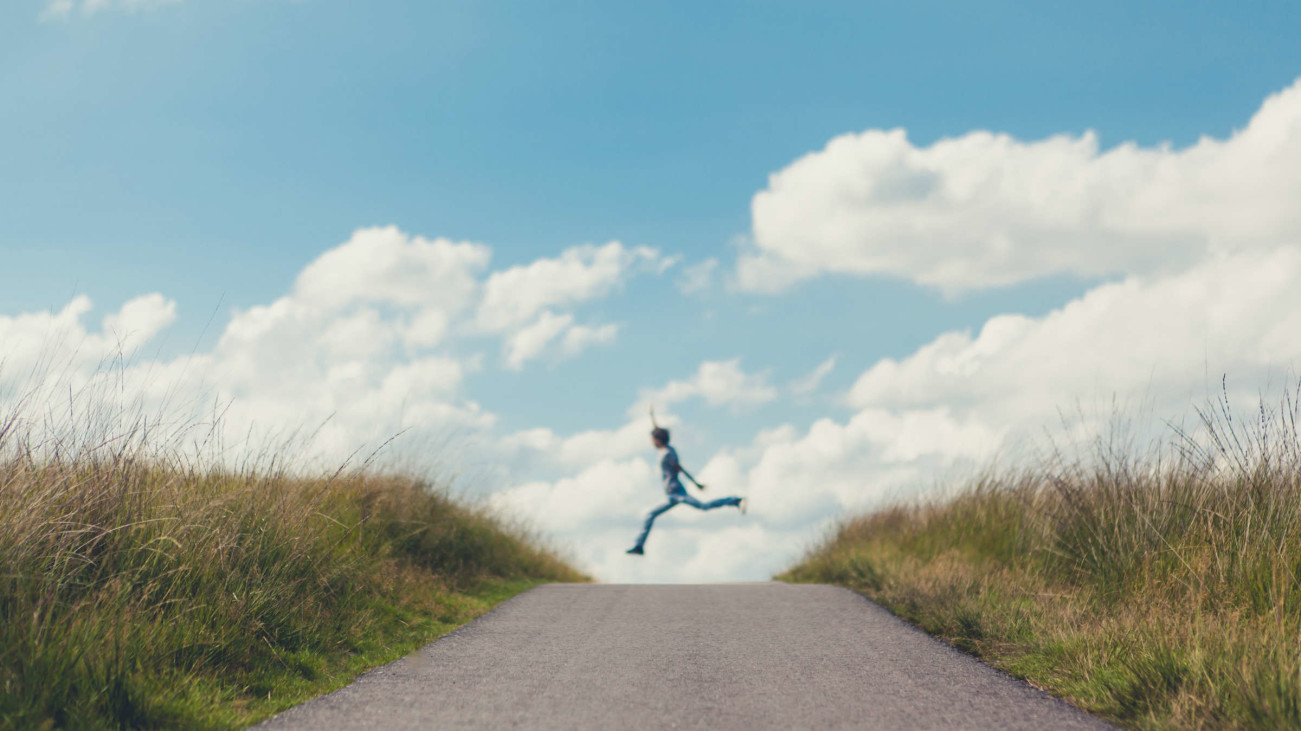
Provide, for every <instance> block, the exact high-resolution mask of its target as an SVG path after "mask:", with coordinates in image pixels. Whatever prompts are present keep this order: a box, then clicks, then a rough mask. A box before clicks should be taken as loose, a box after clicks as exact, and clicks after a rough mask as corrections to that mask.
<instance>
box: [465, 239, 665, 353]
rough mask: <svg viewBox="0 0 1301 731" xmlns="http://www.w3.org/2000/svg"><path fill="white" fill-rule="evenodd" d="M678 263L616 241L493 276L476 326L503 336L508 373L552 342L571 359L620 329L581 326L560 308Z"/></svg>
mask: <svg viewBox="0 0 1301 731" xmlns="http://www.w3.org/2000/svg"><path fill="white" fill-rule="evenodd" d="M674 261H675V259H674V258H672V257H667V258H666V257H664V256H661V254H660V253H659V251H658V250H657V249H653V248H649V247H644V246H643V247H635V248H632V249H629V248H627V247H625V246H624V245H623V244H621V243H619V242H618V241H611V242H610V243H608V244H605V245H603V246H595V245H591V244H584V245H582V246H575V247H571V248H569V249H566V250H565V251H564V252H562V253H561V255H560V256H558V257H555V258H543V259H538V260H536V261H533V262H531V263H529V264H526V265H521V266H516V267H511V268H510V269H506V270H504V271H499V272H494V273H493V274H492V276H490V277H488V280H487V281H486V282H485V283H484V288H483V290H484V291H483V298H482V300H481V301H480V303H479V306H478V312H477V315H476V318H475V324H476V326H477V327H478V328H479V329H481V330H482V331H484V332H489V333H503V334H504V335H505V338H506V341H505V345H504V348H503V358H504V361H505V363H506V366H507V367H508V368H511V369H515V370H518V369H520V368H522V367H523V365H524V363H526V362H527V361H530V360H533V359H535V358H537V357H539V356H541V355H543V353H544V351H545V350H546V349H547V347H548V346H549V345H551V344H552V343H559V349H558V351H557V354H558V355H560V356H565V357H572V356H574V355H577V354H578V353H580V352H582V351H583V350H585V349H586V348H587V347H588V346H590V345H595V344H608V343H610V342H613V340H614V338H615V337H616V336H617V335H618V332H619V326H618V325H617V324H613V323H608V324H604V325H583V324H578V323H576V322H575V317H574V316H573V314H572V313H569V312H557V311H556V310H557V309H562V308H567V307H573V306H575V305H578V304H581V303H583V302H588V301H591V300H594V299H599V298H602V297H606V296H608V295H609V294H610V293H611V292H613V291H614V290H616V289H618V288H619V287H620V286H622V285H623V284H624V282H626V281H627V280H628V278H629V277H631V276H633V275H634V274H636V273H638V272H653V273H655V274H660V273H663V272H664V271H665V270H666V269H667V268H668V267H670V266H672V265H673V263H674Z"/></svg>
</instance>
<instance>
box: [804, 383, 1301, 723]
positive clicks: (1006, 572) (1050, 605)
mask: <svg viewBox="0 0 1301 731" xmlns="http://www.w3.org/2000/svg"><path fill="white" fill-rule="evenodd" d="M1218 406H1220V407H1221V408H1216V409H1212V410H1210V411H1205V412H1203V422H1204V424H1205V426H1206V427H1207V438H1206V439H1203V440H1201V443H1202V445H1203V446H1198V445H1197V444H1194V443H1193V442H1192V440H1190V439H1188V438H1186V437H1185V436H1183V435H1182V434H1178V433H1176V435H1175V436H1174V437H1173V438H1172V439H1171V441H1170V443H1169V444H1167V445H1166V446H1165V448H1161V449H1156V450H1153V451H1151V452H1148V453H1147V454H1146V455H1142V456H1140V455H1137V454H1135V451H1134V450H1132V449H1129V448H1124V447H1118V446H1117V445H1106V444H1104V445H1101V447H1102V448H1101V449H1099V450H1098V453H1097V456H1096V457H1095V458H1093V459H1091V460H1084V461H1082V462H1081V461H1073V462H1072V463H1069V464H1064V463H1062V462H1061V461H1060V460H1058V461H1054V460H1048V461H1047V462H1046V463H1045V464H1043V465H1041V466H1040V467H1039V468H1029V469H1023V470H1020V471H1008V470H1002V471H1000V470H997V469H992V470H990V471H989V472H988V473H987V474H985V475H983V476H981V477H978V478H976V479H974V480H972V481H971V482H970V483H969V484H967V485H966V486H965V487H964V488H963V489H962V490H960V491H959V492H958V493H957V494H956V496H950V497H948V498H945V499H940V500H936V501H933V502H930V503H926V504H914V505H905V506H899V507H895V508H893V509H889V510H884V511H881V512H878V513H875V514H872V515H867V516H864V517H860V518H858V519H856V520H852V521H850V522H847V523H845V524H843V525H842V526H841V527H840V529H839V530H838V532H836V533H835V534H834V535H833V536H831V537H830V538H829V539H828V540H827V541H826V542H825V543H824V544H823V545H821V546H820V547H817V548H815V549H814V550H812V551H811V552H810V553H809V554H808V555H807V556H806V557H805V558H804V559H803V561H802V562H801V563H800V564H799V565H798V566H796V567H794V568H792V569H791V570H789V571H788V572H787V573H786V574H784V575H783V576H781V577H780V578H783V579H785V580H788V581H817V582H830V583H835V584H841V585H844V586H847V587H850V588H852V589H855V590H857V591H860V592H862V593H864V594H865V595H867V596H869V597H871V598H872V599H874V600H876V601H878V602H880V603H882V604H883V605H885V606H886V607H888V608H889V609H890V610H892V611H893V612H895V613H896V614H898V615H900V616H901V617H903V618H905V619H907V620H909V621H911V622H913V623H915V624H917V625H919V626H921V627H922V628H923V629H925V630H926V631H928V632H930V633H932V634H934V635H936V636H939V637H941V638H944V639H945V640H947V641H949V642H950V643H952V644H953V645H955V646H956V647H958V648H960V649H962V650H965V651H967V652H970V653H973V654H975V655H977V656H979V657H982V658H984V659H985V660H987V661H989V662H991V663H992V664H994V665H996V666H998V667H1000V668H1003V669H1005V670H1007V671H1009V672H1011V673H1012V674H1014V675H1017V676H1020V677H1023V678H1026V679H1028V680H1029V681H1031V682H1032V683H1034V684H1035V685H1037V686H1039V687H1042V688H1045V689H1047V690H1050V691H1052V692H1054V693H1056V694H1059V695H1061V696H1063V697H1065V698H1067V699H1069V700H1070V701H1071V702H1072V703H1074V704H1076V705H1078V706H1080V707H1082V708H1085V709H1087V710H1090V711H1093V712H1095V713H1098V714H1100V715H1102V716H1104V717H1106V718H1109V719H1112V720H1114V721H1116V722H1118V723H1120V724H1122V725H1124V726H1127V727H1130V728H1136V729H1201V728H1215V729H1278V728H1301V644H1298V643H1299V642H1301V640H1299V639H1298V638H1301V448H1299V447H1301V441H1299V440H1298V438H1297V429H1296V422H1295V419H1294V416H1295V413H1296V412H1295V410H1293V409H1291V408H1288V409H1285V411H1284V412H1283V413H1282V414H1267V413H1266V412H1265V411H1264V410H1263V409H1262V411H1261V413H1260V414H1259V418H1258V423H1256V424H1255V425H1254V426H1252V427H1250V428H1243V427H1242V426H1241V425H1240V424H1238V423H1236V422H1234V421H1233V419H1232V418H1231V417H1230V414H1229V411H1228V409H1227V408H1226V407H1224V404H1219V405H1218Z"/></svg>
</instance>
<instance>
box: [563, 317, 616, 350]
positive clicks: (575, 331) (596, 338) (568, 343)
mask: <svg viewBox="0 0 1301 731" xmlns="http://www.w3.org/2000/svg"><path fill="white" fill-rule="evenodd" d="M618 334H619V326H618V325H615V324H613V323H609V324H605V325H599V326H596V327H589V326H587V325H574V326H573V327H571V328H569V330H568V332H566V333H565V341H564V345H563V347H564V351H565V354H566V355H577V354H579V353H581V352H583V351H584V350H586V349H587V348H588V347H590V346H592V345H609V344H610V343H612V342H614V338H615V336H617V335H618Z"/></svg>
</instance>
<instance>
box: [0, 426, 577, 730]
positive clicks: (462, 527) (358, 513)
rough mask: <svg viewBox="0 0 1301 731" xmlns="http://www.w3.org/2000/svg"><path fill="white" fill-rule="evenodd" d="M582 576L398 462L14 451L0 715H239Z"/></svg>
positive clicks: (230, 718) (149, 724) (198, 721)
mask: <svg viewBox="0 0 1301 731" xmlns="http://www.w3.org/2000/svg"><path fill="white" fill-rule="evenodd" d="M0 436H3V433H2V431H0ZM585 580H587V579H586V577H584V576H582V575H581V574H579V573H578V572H576V571H575V570H573V569H572V568H570V567H569V566H568V565H567V564H565V563H564V562H563V561H562V560H560V559H559V558H557V557H556V556H555V555H553V554H551V553H549V552H548V551H546V550H544V549H542V548H540V547H538V545H537V544H536V542H535V541H534V540H533V539H532V538H531V537H530V536H528V535H526V534H524V533H522V532H520V531H519V530H516V529H514V528H511V527H509V526H505V525H503V524H502V523H500V522H499V521H498V520H496V519H494V518H493V517H491V516H489V515H488V514H486V513H484V512H483V511H481V510H479V509H476V508H472V507H469V506H467V505H465V504H463V503H461V502H458V501H456V500H453V499H451V498H450V497H448V496H447V495H446V494H445V493H444V492H442V491H440V490H438V489H436V488H435V487H434V486H431V485H429V484H427V483H426V482H423V481H421V480H417V479H412V478H409V477H404V476H401V475H380V474H339V475H335V476H332V477H322V478H303V477H296V476H292V475H289V474H285V473H280V472H270V473H258V472H228V471H223V470H220V469H203V470H195V469H190V468H185V467H180V466H172V465H169V464H167V463H166V462H165V461H158V460H154V461H138V460H136V459H133V458H131V457H130V456H128V455H125V454H120V453H119V454H117V455H113V454H105V453H102V452H99V453H92V454H91V456H89V457H81V458H77V459H71V460H70V459H51V458H46V459H38V458H35V457H32V456H30V455H24V454H22V453H19V452H13V451H11V456H10V457H8V458H7V459H5V460H4V461H0V728H14V729H20V728H21V729H42V728H50V729H53V728H75V729H101V728H102V729H110V728H112V729H119V728H192V729H232V728H240V727H243V726H245V725H247V724H250V723H253V722H256V721H258V720H261V719H263V718H266V717H268V716H270V715H272V714H274V713H276V712H278V711H280V710H283V709H285V708H288V707H290V706H292V705H294V704H296V703H299V702H301V701H304V700H306V699H308V698H311V697H314V696H317V695H320V694H321V693H324V692H328V691H330V690H333V689H336V688H338V687H341V686H342V685H345V684H346V683H348V682H349V681H351V680H352V679H353V678H354V677H356V676H357V675H358V674H359V673H360V672H362V671H364V670H366V669H368V668H371V667H374V666H376V665H379V664H382V663H385V662H389V661H391V660H394V659H397V658H399V657H401V656H403V655H405V654H408V653H409V652H411V651H412V650H414V649H416V648H417V647H419V646H421V645H423V644H425V643H427V642H429V641H432V640H433V639H436V638H437V637H439V636H440V635H442V634H444V633H446V632H448V631H450V630H451V629H453V628H455V627H457V626H459V625H461V624H463V623H465V622H467V621H469V620H471V619H473V618H475V617H477V616H479V615H480V614H482V613H483V612H485V611H487V610H488V609H490V608H491V607H492V606H494V605H495V604H497V603H498V602H500V601H501V600H503V599H505V598H507V597H510V596H512V595H514V594H515V593H517V592H519V591H521V590H523V589H526V588H529V587H531V586H534V585H536V584H538V583H540V582H545V581H585Z"/></svg>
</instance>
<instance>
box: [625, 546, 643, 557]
mask: <svg viewBox="0 0 1301 731" xmlns="http://www.w3.org/2000/svg"><path fill="white" fill-rule="evenodd" d="M626 553H631V554H632V555H634V556H644V555H646V551H644V550H642V547H641V546H633V547H632V548H629V549H628V550H627V551H626Z"/></svg>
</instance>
